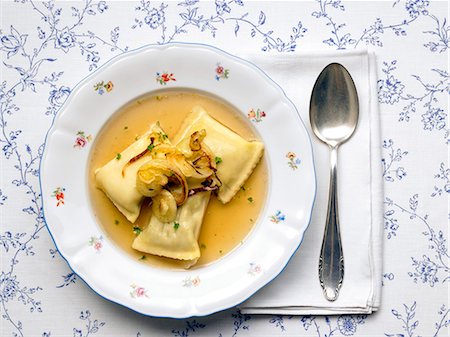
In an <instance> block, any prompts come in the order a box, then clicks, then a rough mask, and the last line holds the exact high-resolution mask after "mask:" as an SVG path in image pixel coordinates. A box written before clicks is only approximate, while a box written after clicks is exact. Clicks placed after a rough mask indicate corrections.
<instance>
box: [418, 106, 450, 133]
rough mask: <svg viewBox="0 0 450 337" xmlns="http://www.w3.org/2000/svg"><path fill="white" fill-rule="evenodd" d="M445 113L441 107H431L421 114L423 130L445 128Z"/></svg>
mask: <svg viewBox="0 0 450 337" xmlns="http://www.w3.org/2000/svg"><path fill="white" fill-rule="evenodd" d="M446 117H447V114H446V113H444V110H442V109H441V108H431V107H430V109H429V110H428V111H427V112H426V113H424V114H423V115H422V122H423V129H424V130H429V131H433V130H435V129H436V130H441V129H443V128H445V125H446V121H445V119H446Z"/></svg>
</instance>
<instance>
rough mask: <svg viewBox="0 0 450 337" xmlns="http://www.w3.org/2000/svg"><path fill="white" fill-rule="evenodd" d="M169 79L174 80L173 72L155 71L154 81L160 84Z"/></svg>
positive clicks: (165, 82)
mask: <svg viewBox="0 0 450 337" xmlns="http://www.w3.org/2000/svg"><path fill="white" fill-rule="evenodd" d="M170 81H176V78H175V76H174V74H173V73H169V72H167V71H165V72H163V73H156V82H158V83H159V84H161V85H167V83H168V82H170Z"/></svg>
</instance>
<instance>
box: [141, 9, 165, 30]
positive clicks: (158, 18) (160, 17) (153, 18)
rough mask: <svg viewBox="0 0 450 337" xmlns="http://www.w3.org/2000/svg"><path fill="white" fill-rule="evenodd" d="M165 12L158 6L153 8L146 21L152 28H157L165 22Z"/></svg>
mask: <svg viewBox="0 0 450 337" xmlns="http://www.w3.org/2000/svg"><path fill="white" fill-rule="evenodd" d="M164 20H165V19H164V12H163V11H162V10H158V9H156V8H153V9H151V10H150V11H149V12H148V15H147V16H146V17H145V19H144V21H145V23H146V24H147V25H148V26H149V27H150V28H152V29H156V28H158V27H159V26H161V25H162V24H163V23H164Z"/></svg>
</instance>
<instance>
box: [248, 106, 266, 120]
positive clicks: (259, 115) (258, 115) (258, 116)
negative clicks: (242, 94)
mask: <svg viewBox="0 0 450 337" xmlns="http://www.w3.org/2000/svg"><path fill="white" fill-rule="evenodd" d="M247 117H248V119H250V120H251V121H252V122H256V123H259V122H261V121H262V119H263V118H264V117H266V113H265V112H264V111H262V110H260V109H256V110H255V109H250V111H249V112H248V114H247Z"/></svg>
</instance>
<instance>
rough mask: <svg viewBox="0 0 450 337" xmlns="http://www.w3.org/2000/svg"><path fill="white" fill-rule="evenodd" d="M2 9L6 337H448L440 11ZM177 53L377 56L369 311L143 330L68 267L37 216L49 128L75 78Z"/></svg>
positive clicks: (232, 318)
mask: <svg viewBox="0 0 450 337" xmlns="http://www.w3.org/2000/svg"><path fill="white" fill-rule="evenodd" d="M275 7H276V10H275ZM0 8H1V11H0V15H1V19H2V20H1V26H0V55H1V60H2V62H1V64H0V70H1V72H0V74H1V79H0V146H1V149H2V153H1V178H2V179H1V185H0V214H1V228H0V254H1V255H0V256H1V267H0V268H1V269H0V313H1V317H0V320H1V321H0V322H1V324H0V335H1V336H42V337H50V336H75V337H86V336H93V335H95V336H142V337H144V336H159V335H161V336H178V337H188V336H223V337H225V336H260V335H267V336H269V335H271V336H278V335H282V334H289V335H296V336H318V337H325V336H327V337H331V336H389V337H393V336H396V337H399V336H408V337H412V336H441V337H443V336H448V333H449V330H448V329H449V326H450V307H449V304H448V295H449V294H448V289H449V288H448V287H449V282H450V255H449V254H450V253H449V249H448V248H449V246H448V235H449V229H448V219H449V216H450V214H449V213H448V198H449V194H450V169H449V167H448V146H449V142H450V127H449V125H448V113H449V106H448V102H449V95H450V75H449V69H448V63H447V62H448V58H449V53H450V22H449V18H448V10H449V4H448V3H447V2H446V1H429V0H406V1H404V0H392V1H383V2H377V1H368V2H345V1H341V0H315V1H312V0H311V1H307V2H276V3H275V2H253V1H252V2H247V1H243V0H242V1H241V0H215V1H210V2H200V1H198V0H184V1H181V0H180V1H162V2H161V1H145V0H141V1H135V2H130V1H122V2H121V1H93V0H83V1H77V2H57V1H51V0H50V1H43V2H38V1H35V0H15V1H10V2H1V3H0ZM172 41H183V42H204V43H208V44H211V45H215V46H217V47H219V48H222V49H225V50H227V51H229V52H231V53H236V52H238V51H242V50H246V51H258V50H260V51H262V52H266V53H290V52H301V51H302V50H309V49H322V50H344V49H347V50H349V49H354V48H362V47H370V48H371V49H372V50H374V51H375V53H376V55H377V57H378V67H379V69H378V101H379V104H380V111H381V121H382V137H383V142H382V144H380V148H381V150H382V154H383V159H382V162H381V163H380V165H382V167H383V178H384V188H385V200H384V204H385V210H384V211H385V213H384V220H385V223H384V228H385V242H384V244H385V245H384V246H385V247H384V250H385V264H384V277H383V295H382V305H381V308H380V310H379V312H378V313H376V314H374V315H371V316H358V315H341V316H335V317H323V316H304V317H298V316H257V315H254V316H249V315H244V314H242V313H240V312H239V310H237V309H236V308H231V309H229V310H226V311H223V312H220V313H217V314H214V315H212V316H208V317H198V318H192V319H185V320H169V319H156V318H148V317H143V316H140V315H139V314H136V313H134V312H132V311H130V310H128V309H125V308H122V307H120V306H118V305H115V304H112V303H110V302H108V301H107V300H104V299H102V298H100V297H99V296H97V295H96V294H95V293H94V292H93V291H92V290H90V288H89V287H88V286H87V285H86V284H84V283H83V282H82V281H81V280H80V279H78V278H77V276H76V275H75V274H74V273H73V272H72V271H71V270H70V269H69V268H68V266H67V264H66V263H65V261H64V260H63V259H62V258H61V257H60V256H59V254H58V252H57V250H56V248H55V246H54V243H53V242H52V240H51V239H50V236H49V234H48V232H47V230H46V229H45V223H44V218H43V213H42V201H41V195H40V186H39V180H38V176H39V164H40V159H41V156H42V152H43V144H44V141H45V135H46V133H47V130H48V129H49V127H50V125H51V124H52V120H53V118H54V116H55V115H56V114H57V112H58V109H59V108H60V107H61V106H62V104H63V103H64V102H65V100H66V99H67V97H68V96H69V95H70V93H71V90H72V88H73V87H74V86H75V85H76V84H77V83H78V82H79V81H80V80H81V79H82V78H83V77H85V76H87V75H88V74H89V73H91V72H92V71H95V69H97V68H98V67H99V66H101V65H102V64H104V63H105V62H106V61H108V60H109V59H110V58H112V57H113V56H116V55H118V54H121V53H124V52H126V51H127V50H129V49H134V48H138V47H140V46H142V45H145V44H151V43H156V44H163V43H169V42H172ZM279 84H280V85H281V86H282V85H283V84H282V83H279ZM277 216H279V220H280V221H282V219H281V217H282V214H281V213H280V214H278V215H277Z"/></svg>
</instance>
